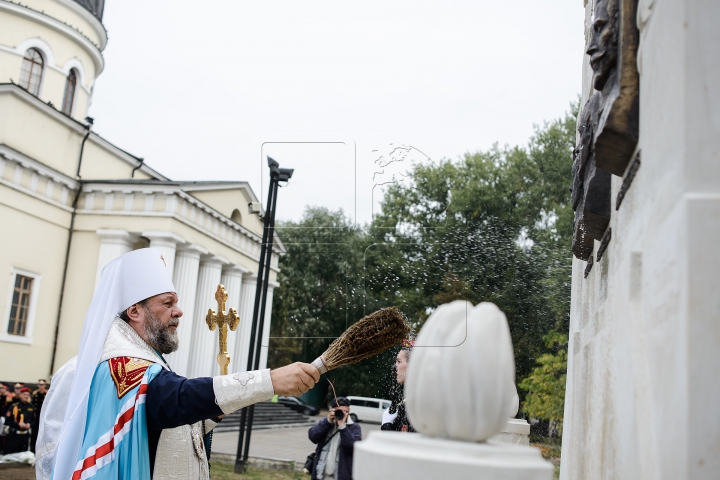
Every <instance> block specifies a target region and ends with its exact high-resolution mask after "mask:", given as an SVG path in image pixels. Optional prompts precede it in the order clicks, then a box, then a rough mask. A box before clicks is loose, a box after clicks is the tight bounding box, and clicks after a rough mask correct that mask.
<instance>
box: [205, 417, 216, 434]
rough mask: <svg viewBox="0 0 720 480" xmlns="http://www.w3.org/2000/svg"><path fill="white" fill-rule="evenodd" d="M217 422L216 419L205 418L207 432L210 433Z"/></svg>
mask: <svg viewBox="0 0 720 480" xmlns="http://www.w3.org/2000/svg"><path fill="white" fill-rule="evenodd" d="M217 424H218V422H216V421H214V420H205V434H208V433H210V432H211V431H212V429H213V428H215V426H216V425H217Z"/></svg>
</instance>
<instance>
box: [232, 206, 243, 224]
mask: <svg viewBox="0 0 720 480" xmlns="http://www.w3.org/2000/svg"><path fill="white" fill-rule="evenodd" d="M230 220H232V221H233V222H235V223H237V224H238V225H242V215H241V214H240V210H238V209H237V208H236V209H235V210H233V212H232V214H231V215H230Z"/></svg>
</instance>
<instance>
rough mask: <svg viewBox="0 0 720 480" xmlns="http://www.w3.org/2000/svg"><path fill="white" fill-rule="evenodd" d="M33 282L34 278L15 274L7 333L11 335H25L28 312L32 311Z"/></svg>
mask: <svg viewBox="0 0 720 480" xmlns="http://www.w3.org/2000/svg"><path fill="white" fill-rule="evenodd" d="M32 284H33V279H32V278H30V277H25V276H23V275H15V288H14V290H13V295H12V304H11V305H10V318H9V319H8V328H7V333H9V334H10V335H21V336H22V335H25V327H26V326H27V321H28V316H29V315H28V314H29V312H30V295H31V294H32Z"/></svg>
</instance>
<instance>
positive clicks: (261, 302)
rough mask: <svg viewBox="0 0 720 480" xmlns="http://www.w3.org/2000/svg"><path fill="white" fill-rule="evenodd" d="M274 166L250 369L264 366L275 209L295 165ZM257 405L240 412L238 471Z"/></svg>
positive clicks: (244, 460) (243, 464) (243, 462)
mask: <svg viewBox="0 0 720 480" xmlns="http://www.w3.org/2000/svg"><path fill="white" fill-rule="evenodd" d="M267 161H268V167H270V188H269V190H268V200H267V210H266V211H265V218H264V219H263V220H264V228H263V238H262V244H261V246H260V261H259V262H258V276H257V288H256V289H255V306H254V308H253V318H252V330H251V332H250V348H249V349H248V362H247V370H248V371H251V370H257V369H258V368H260V349H261V348H262V335H263V327H264V322H263V319H264V318H265V307H266V304H267V290H268V282H269V281H270V260H271V258H272V246H273V238H274V236H275V212H276V211H277V208H276V204H277V191H278V186H279V183H280V182H287V181H288V180H290V177H292V174H293V171H294V170H293V169H292V168H280V164H279V163H278V162H276V161H275V160H273V159H272V158H270V157H267ZM254 413H255V406H254V405H250V406H249V407H245V408H243V409H242V413H241V415H240V433H239V436H238V447H237V454H236V457H235V473H245V471H246V469H247V459H248V454H249V452H250V436H251V433H252V424H253V414H254Z"/></svg>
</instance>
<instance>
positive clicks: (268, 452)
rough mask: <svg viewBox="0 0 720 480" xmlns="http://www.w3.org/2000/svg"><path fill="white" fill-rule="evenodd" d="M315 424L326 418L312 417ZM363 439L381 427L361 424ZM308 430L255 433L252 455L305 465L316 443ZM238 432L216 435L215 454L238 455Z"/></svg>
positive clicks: (282, 429) (257, 431) (286, 429)
mask: <svg viewBox="0 0 720 480" xmlns="http://www.w3.org/2000/svg"><path fill="white" fill-rule="evenodd" d="M311 418H313V420H315V423H317V422H319V421H320V420H321V419H322V418H323V416H320V415H318V416H315V417H311ZM360 427H361V429H362V436H363V440H364V439H365V438H366V437H367V436H368V434H369V433H370V432H371V431H373V430H380V425H379V424H373V423H365V422H361V423H360ZM309 429H310V428H309V427H286V428H271V429H265V430H253V432H252V437H251V439H250V456H251V457H259V458H267V459H273V460H281V461H286V462H293V461H294V462H295V463H299V464H300V465H303V464H304V463H305V459H306V458H307V456H308V455H310V454H311V453H312V452H314V451H315V444H313V443H312V442H311V441H310V440H309V439H308V430H309ZM237 441H238V432H237V431H235V432H222V433H216V434H214V435H213V443H212V453H213V454H215V453H220V454H225V455H232V456H233V457H234V456H235V454H236V452H237Z"/></svg>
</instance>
